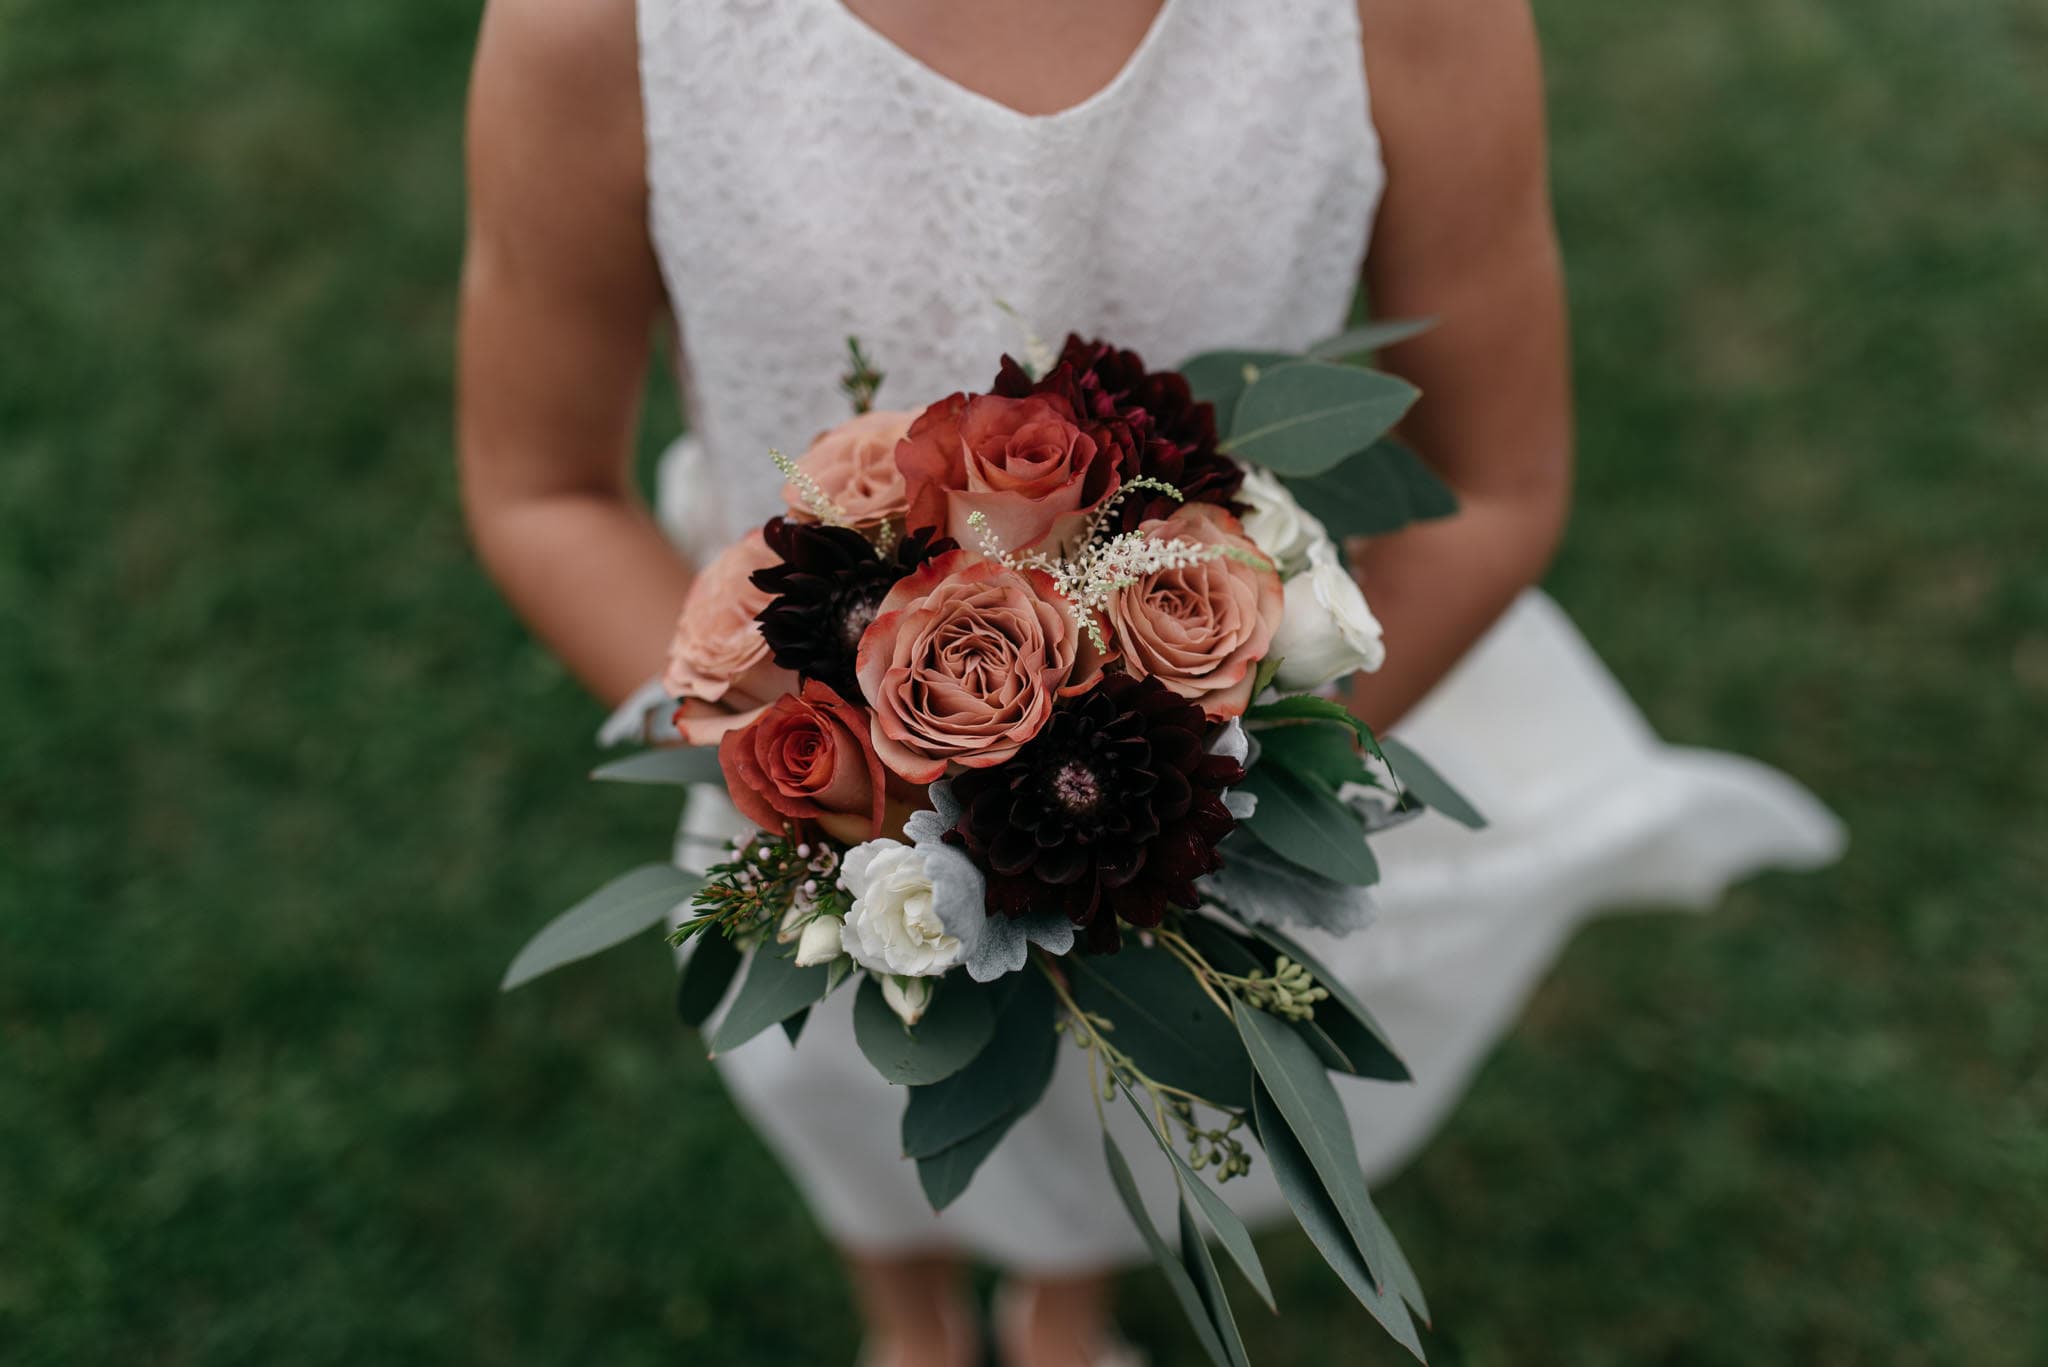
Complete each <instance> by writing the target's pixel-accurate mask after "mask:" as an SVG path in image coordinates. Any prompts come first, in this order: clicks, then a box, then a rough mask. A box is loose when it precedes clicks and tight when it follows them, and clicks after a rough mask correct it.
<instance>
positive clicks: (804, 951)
mask: <svg viewBox="0 0 2048 1367" xmlns="http://www.w3.org/2000/svg"><path fill="white" fill-rule="evenodd" d="M845 952H846V947H845V945H844V943H843V942H842V940H841V938H840V920H839V918H838V917H837V916H817V917H813V918H812V919H811V922H810V924H809V925H806V926H805V927H804V930H803V934H802V935H800V936H798V937H797V942H796V966H797V967H798V968H816V967H817V966H818V965H819V964H829V963H831V962H832V961H833V960H834V959H836V958H838V957H839V956H840V955H841V954H844V953H845Z"/></svg>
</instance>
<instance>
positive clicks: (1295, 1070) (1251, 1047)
mask: <svg viewBox="0 0 2048 1367" xmlns="http://www.w3.org/2000/svg"><path fill="white" fill-rule="evenodd" d="M1237 1024H1238V1030H1239V1031H1240V1032H1241V1033H1242V1034H1243V1036H1244V1042H1245V1051H1246V1052H1247V1053H1249V1054H1250V1055H1251V1056H1252V1066H1253V1067H1254V1068H1255V1069H1257V1070H1258V1075H1259V1082H1260V1084H1261V1085H1263V1086H1264V1088H1265V1089H1266V1094H1267V1095H1268V1096H1270V1097H1271V1098H1272V1099H1273V1101H1274V1102H1275V1103H1276V1104H1277V1105H1278V1107H1279V1110H1280V1115H1281V1118H1282V1119H1284V1120H1285V1121H1286V1122H1287V1128H1288V1130H1289V1131H1290V1132H1292V1134H1293V1135H1294V1137H1295V1138H1296V1140H1298V1141H1299V1142H1300V1144H1301V1148H1302V1152H1303V1153H1305V1154H1307V1155H1308V1160H1309V1163H1310V1165H1311V1166H1312V1167H1314V1169H1315V1171H1316V1176H1318V1177H1319V1178H1321V1179H1322V1183H1323V1189H1324V1190H1325V1191H1327V1192H1329V1194H1330V1200H1331V1201H1332V1202H1333V1203H1334V1204H1335V1205H1336V1207H1337V1214H1338V1216H1339V1217H1340V1218H1341V1219H1342V1220H1343V1222H1344V1228H1345V1229H1346V1230H1348V1231H1349V1232H1350V1234H1351V1237H1352V1239H1353V1241H1354V1242H1355V1243H1356V1244H1357V1246H1358V1250H1359V1252H1360V1253H1362V1254H1364V1255H1365V1262H1366V1266H1367V1267H1369V1268H1371V1269H1372V1273H1373V1281H1374V1283H1375V1285H1376V1286H1378V1287H1379V1288H1380V1289H1381V1290H1384V1289H1385V1288H1386V1285H1387V1283H1388V1280H1389V1279H1390V1278H1391V1277H1393V1276H1394V1275H1395V1270H1394V1265H1395V1263H1396V1262H1403V1263H1404V1265H1405V1260H1402V1259H1399V1258H1398V1257H1397V1256H1396V1255H1394V1254H1392V1253H1389V1252H1388V1246H1389V1245H1390V1244H1391V1243H1392V1242H1393V1235H1392V1233H1391V1232H1389V1231H1388V1229H1387V1226H1386V1222H1385V1221H1384V1220H1382V1219H1380V1214H1379V1211H1378V1209H1376V1208H1375V1207H1374V1205H1373V1203H1372V1194H1371V1193H1370V1192H1369V1191H1368V1190H1367V1189H1366V1185H1365V1173H1364V1172H1363V1171H1362V1170H1361V1169H1360V1168H1359V1166H1358V1146H1357V1144H1356V1142H1355V1141H1354V1140H1353V1138H1352V1134H1351V1118H1350V1117H1349V1116H1348V1115H1346V1114H1345V1111H1344V1102H1343V1099H1342V1098H1340V1097H1339V1096H1338V1095H1337V1089H1336V1087H1335V1086H1333V1085H1332V1084H1331V1082H1330V1075H1329V1073H1328V1072H1326V1071H1325V1070H1324V1068H1323V1064H1322V1060H1320V1059H1318V1058H1317V1057H1316V1055H1315V1051H1314V1050H1313V1049H1312V1048H1310V1046H1309V1044H1308V1042H1307V1041H1306V1040H1304V1039H1302V1038H1301V1036H1300V1035H1297V1034H1296V1033H1295V1032H1294V1031H1293V1030H1291V1029H1289V1028H1288V1027H1287V1024H1286V1023H1285V1022H1283V1021H1280V1020H1277V1019H1275V1018H1274V1017H1272V1016H1269V1015H1267V1014H1266V1013H1265V1012H1263V1011H1240V1012H1238V1013H1237ZM1261 1133H1263V1131H1262V1132H1261ZM1396 1285H1397V1286H1398V1282H1397V1283H1396Z"/></svg>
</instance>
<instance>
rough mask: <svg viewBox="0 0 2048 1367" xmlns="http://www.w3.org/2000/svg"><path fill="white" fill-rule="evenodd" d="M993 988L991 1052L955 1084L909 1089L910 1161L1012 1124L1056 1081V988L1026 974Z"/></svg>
mask: <svg viewBox="0 0 2048 1367" xmlns="http://www.w3.org/2000/svg"><path fill="white" fill-rule="evenodd" d="M995 987H996V991H995V993H994V994H993V995H994V997H995V1001H994V1004H993V1005H994V1013H995V1024H994V1033H993V1034H992V1035H991V1036H990V1038H989V1042H988V1045H987V1046H986V1047H985V1048H983V1049H982V1050H981V1052H980V1053H978V1054H976V1055H975V1056H974V1058H973V1060H972V1061H971V1062H969V1063H968V1064H967V1065H966V1066H965V1067H963V1068H962V1069H960V1071H959V1072H957V1073H954V1074H953V1075H952V1076H951V1077H946V1078H941V1079H939V1080H938V1081H937V1082H930V1083H926V1084H924V1085H923V1086H919V1087H912V1088H911V1089H910V1100H909V1102H908V1103H906V1104H905V1106H904V1108H903V1152H904V1153H905V1154H907V1155H909V1156H910V1157H912V1158H929V1157H931V1156H932V1155H934V1154H936V1153H939V1152H940V1151H941V1150H944V1149H948V1148H951V1147H953V1146H954V1145H955V1144H958V1143H960V1142H961V1141H963V1140H965V1139H967V1138H968V1137H969V1136H971V1135H974V1134H977V1133H979V1132H981V1131H983V1130H986V1129H988V1128H989V1127H990V1126H992V1125H994V1124H995V1123H996V1122H997V1121H999V1120H1003V1119H1006V1118H1007V1119H1008V1120H1010V1121H1015V1120H1016V1119H1017V1117H1018V1116H1020V1115H1021V1114H1023V1113H1024V1112H1026V1111H1028V1110H1030V1109H1031V1108H1032V1107H1033V1106H1035V1105H1037V1104H1038V1099H1039V1097H1040V1096H1042V1095H1044V1093H1045V1088H1046V1084H1048V1083H1049V1082H1051V1081H1052V1071H1053V1065H1054V1063H1055V1062H1057V1061H1058V1055H1059V1036H1058V1035H1057V1034H1055V1033H1054V1032H1053V1024H1054V1020H1055V1012H1054V1007H1055V1003H1054V1000H1053V994H1052V986H1051V984H1050V983H1048V982H1047V981H1046V980H1045V975H1044V974H1042V973H1040V972H1039V971H1038V970H1037V968H1036V967H1027V968H1026V969H1025V970H1024V971H1023V972H1021V973H1012V974H1010V975H1008V976H1007V977H1004V978H1002V979H1000V980H998V982H997V983H996V984H995ZM1004 1128H1006V1129H1007V1128H1008V1127H1007V1126H1005V1127H1004Z"/></svg>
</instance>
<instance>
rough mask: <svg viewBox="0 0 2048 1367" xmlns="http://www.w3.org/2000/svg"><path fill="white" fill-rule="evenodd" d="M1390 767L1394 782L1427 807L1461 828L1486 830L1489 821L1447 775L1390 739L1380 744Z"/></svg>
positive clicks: (1398, 742) (1404, 746)
mask: <svg viewBox="0 0 2048 1367" xmlns="http://www.w3.org/2000/svg"><path fill="white" fill-rule="evenodd" d="M1380 749H1381V752H1382V753H1383V754H1384V755H1385V757H1386V761H1387V768H1389V769H1391V770H1392V771H1393V774H1394V781H1395V782H1396V783H1398V784H1400V785H1401V786H1402V788H1404V789H1406V790H1407V791H1408V792H1409V793H1411V794H1412V795H1414V797H1415V798H1416V800H1417V801H1419V802H1421V803H1422V804H1423V805H1424V806H1425V807H1430V808H1433V809H1435V810H1436V811H1439V812H1442V813H1443V814H1444V815H1445V816H1447V817H1449V818H1450V819H1451V820H1453V821H1455V822H1457V823H1458V824H1459V825H1461V826H1469V827H1471V828H1472V829H1473V830H1475V831H1478V830H1484V829H1485V828H1486V818H1485V817H1483V816H1481V815H1480V814H1479V809H1478V808H1477V807H1474V806H1473V805H1472V804H1471V803H1470V802H1468V801H1466V800H1465V795H1464V794H1463V793H1461V792H1459V791H1458V790H1457V789H1456V788H1453V787H1452V786H1451V785H1450V784H1449V783H1446V782H1445V781H1444V777H1443V775H1441V774H1439V773H1438V772H1437V771H1436V770H1434V769H1432V768H1430V767H1429V764H1428V762H1427V761H1425V760H1424V759H1423V758H1422V756H1420V755H1418V754H1416V753H1415V752H1414V751H1413V750H1411V749H1409V748H1408V747H1407V746H1406V745H1403V744H1402V743H1401V742H1400V741H1398V740H1395V739H1393V738H1392V737H1388V738H1387V739H1386V740H1384V741H1381V742H1380Z"/></svg>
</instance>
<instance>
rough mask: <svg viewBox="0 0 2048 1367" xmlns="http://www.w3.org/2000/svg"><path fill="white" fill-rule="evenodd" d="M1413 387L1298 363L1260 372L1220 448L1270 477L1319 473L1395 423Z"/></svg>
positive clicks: (1352, 370) (1368, 373)
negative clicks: (1254, 464)
mask: <svg viewBox="0 0 2048 1367" xmlns="http://www.w3.org/2000/svg"><path fill="white" fill-rule="evenodd" d="M1417 397H1418V391H1417V390H1416V389H1415V387H1414V386H1413V385H1410V384H1408V383H1407V382H1405V381H1403V380H1397V379H1395V378H1394V377H1393V376H1391V375H1383V374H1380V373H1379V372H1378V371H1373V370H1360V369H1357V368H1356V367H1354V366H1346V365H1332V364H1329V363H1328V362H1325V361H1298V362H1295V363H1294V364H1292V365H1279V366H1274V367H1273V368H1272V369H1270V370H1263V371H1261V372H1259V377H1258V378H1257V379H1256V380H1254V381H1252V383H1251V384H1249V385H1247V386H1246V387H1245V391H1244V393H1243V395H1242V396H1241V397H1240V398H1239V399H1238V401H1237V407H1236V410H1235V411H1234V413H1233V414H1232V416H1231V424H1230V439H1229V440H1228V441H1226V442H1224V443H1223V444H1222V449H1223V450H1225V451H1227V452H1228V453H1229V454H1231V455H1233V456H1236V457H1237V458H1239V459H1240V460H1252V461H1257V462H1258V463H1259V464H1261V465H1264V466H1265V467H1266V468H1267V469H1269V470H1271V471H1272V472H1273V473H1274V474H1276V475H1281V476H1284V477H1297V476H1306V475H1319V474H1321V473H1322V472H1323V471H1325V470H1328V469H1330V468H1331V467H1333V466H1335V465H1337V464H1338V463H1339V462H1340V461H1342V460H1343V459H1344V458H1345V457H1346V456H1348V455H1350V454H1351V453H1353V452H1354V451H1361V450H1364V449H1365V448H1366V447H1368V446H1370V445H1372V443H1373V442H1375V441H1377V440H1379V439H1380V438H1381V437H1382V436H1384V435H1385V434H1386V433H1387V431H1388V429H1390V428H1392V427H1393V425H1394V424H1395V423H1397V422H1399V421H1400V420H1401V416H1402V415H1403V414H1404V413H1406V412H1407V411H1408V409H1409V408H1410V407H1411V406H1412V405H1413V404H1414V402H1415V400H1416V398H1417Z"/></svg>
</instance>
